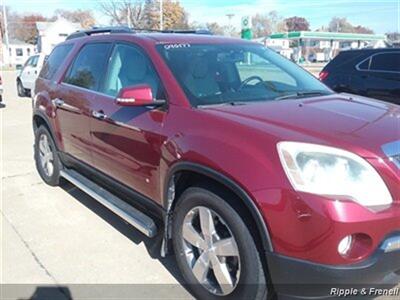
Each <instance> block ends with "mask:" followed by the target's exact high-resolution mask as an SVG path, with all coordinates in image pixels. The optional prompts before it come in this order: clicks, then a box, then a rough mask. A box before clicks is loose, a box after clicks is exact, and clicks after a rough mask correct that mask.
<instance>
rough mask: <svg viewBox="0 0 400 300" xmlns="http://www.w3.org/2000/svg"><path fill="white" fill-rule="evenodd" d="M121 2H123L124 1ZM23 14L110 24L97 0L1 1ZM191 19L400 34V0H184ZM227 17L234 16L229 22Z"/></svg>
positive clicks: (225, 23)
mask: <svg viewBox="0 0 400 300" xmlns="http://www.w3.org/2000/svg"><path fill="white" fill-rule="evenodd" d="M121 1H122V0H121ZM0 2H1V3H2V4H5V5H7V6H10V7H11V9H12V10H15V11H17V12H20V13H24V12H26V13H30V12H37V13H42V14H44V15H46V16H51V15H52V14H53V11H54V10H56V9H57V8H61V9H71V10H72V9H89V10H93V12H94V15H95V17H96V19H97V20H98V22H99V23H107V21H108V20H107V18H105V17H104V16H103V15H102V14H101V12H100V11H99V10H98V6H99V2H100V1H97V0H0ZM180 2H181V4H182V5H183V6H184V7H185V9H186V11H187V12H188V13H189V20H190V21H196V22H197V23H206V22H218V23H220V24H221V25H227V24H229V22H231V24H232V25H233V26H235V27H237V28H240V20H241V18H242V17H243V16H251V15H254V14H256V13H267V12H269V11H271V10H276V11H277V12H278V13H279V14H280V15H282V16H283V17H285V18H286V17H291V16H295V15H297V16H301V17H305V18H306V19H308V20H309V22H310V25H311V29H312V30H315V29H317V28H320V27H321V26H322V25H327V24H328V23H329V21H330V19H331V18H332V17H334V16H338V17H346V18H347V19H348V20H349V21H350V22H351V23H352V24H353V25H362V26H366V27H369V28H371V29H373V30H374V31H375V32H376V33H386V32H392V31H399V32H400V0H252V1H250V0H203V1H200V0H197V1H196V0H181V1H180ZM227 14H234V16H233V18H232V19H231V21H229V19H228V17H227V16H226V15H227Z"/></svg>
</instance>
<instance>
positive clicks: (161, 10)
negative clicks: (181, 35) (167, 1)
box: [160, 0, 164, 30]
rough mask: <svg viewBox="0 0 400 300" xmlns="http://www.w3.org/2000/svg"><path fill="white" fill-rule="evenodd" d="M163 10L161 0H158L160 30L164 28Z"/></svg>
mask: <svg viewBox="0 0 400 300" xmlns="http://www.w3.org/2000/svg"><path fill="white" fill-rule="evenodd" d="M163 14H164V10H163V0H160V30H163V29H164V16H163Z"/></svg>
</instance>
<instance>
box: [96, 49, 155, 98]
mask: <svg viewBox="0 0 400 300" xmlns="http://www.w3.org/2000/svg"><path fill="white" fill-rule="evenodd" d="M137 84H148V85H149V86H150V87H151V89H152V92H153V96H154V97H155V98H158V99H161V98H163V95H162V90H163V89H162V88H161V83H160V80H159V78H158V76H157V74H156V72H155V70H154V68H153V66H152V64H151V62H150V60H149V59H148V57H147V56H145V55H144V54H143V53H142V52H141V51H140V50H139V49H137V48H136V47H135V46H129V45H123V44H120V45H116V46H115V48H114V50H113V53H112V56H111V59H110V63H109V67H108V71H107V76H106V80H105V82H104V85H103V87H102V89H101V90H102V92H104V93H105V94H107V95H110V96H116V95H117V94H118V92H119V90H120V89H121V88H124V87H127V86H132V85H137Z"/></svg>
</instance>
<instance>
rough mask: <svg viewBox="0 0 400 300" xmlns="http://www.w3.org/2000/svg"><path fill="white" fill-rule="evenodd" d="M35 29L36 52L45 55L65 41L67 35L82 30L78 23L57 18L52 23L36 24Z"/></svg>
mask: <svg viewBox="0 0 400 300" xmlns="http://www.w3.org/2000/svg"><path fill="white" fill-rule="evenodd" d="M36 28H37V30H38V39H37V48H38V52H41V53H45V54H50V52H51V50H53V48H54V47H55V46H56V45H57V44H59V43H61V42H63V41H65V39H66V38H67V36H68V35H70V34H71V33H73V32H75V31H77V30H81V29H82V27H81V25H80V24H79V23H73V22H70V21H68V20H66V19H64V18H58V19H57V20H56V21H54V22H36Z"/></svg>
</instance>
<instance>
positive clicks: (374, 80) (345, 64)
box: [320, 48, 400, 104]
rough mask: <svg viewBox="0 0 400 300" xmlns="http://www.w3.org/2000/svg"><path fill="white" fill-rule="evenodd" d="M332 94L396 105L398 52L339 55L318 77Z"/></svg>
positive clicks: (398, 94) (398, 96)
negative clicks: (382, 101)
mask: <svg viewBox="0 0 400 300" xmlns="http://www.w3.org/2000/svg"><path fill="white" fill-rule="evenodd" d="M320 79H321V80H322V82H324V83H325V84H326V85H328V86H329V87H331V88H332V89H333V90H335V91H336V92H347V93H352V94H357V95H362V96H366V97H371V98H376V99H381V100H384V101H389V102H392V103H396V104H400V49H396V48H384V49H362V50H349V51H342V52H340V54H339V55H338V56H336V57H335V58H334V59H333V60H332V61H331V62H330V63H329V64H327V65H326V66H325V68H324V69H323V70H322V71H321V73H320Z"/></svg>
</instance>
